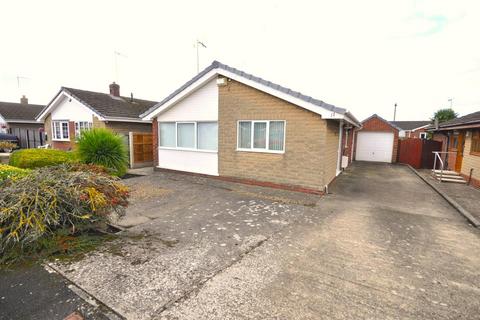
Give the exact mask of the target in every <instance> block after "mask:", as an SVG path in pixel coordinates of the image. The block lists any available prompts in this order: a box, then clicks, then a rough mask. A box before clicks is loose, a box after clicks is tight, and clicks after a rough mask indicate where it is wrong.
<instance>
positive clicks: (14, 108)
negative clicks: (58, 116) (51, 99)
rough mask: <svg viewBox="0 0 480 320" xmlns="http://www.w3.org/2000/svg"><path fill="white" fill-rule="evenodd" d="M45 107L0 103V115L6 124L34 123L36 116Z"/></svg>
mask: <svg viewBox="0 0 480 320" xmlns="http://www.w3.org/2000/svg"><path fill="white" fill-rule="evenodd" d="M44 107H45V106H42V105H37V104H22V103H14V102H0V115H1V116H2V118H4V119H5V121H7V122H15V120H16V121H35V118H36V117H37V115H38V114H39V113H40V112H41V111H42V110H43V108H44Z"/></svg>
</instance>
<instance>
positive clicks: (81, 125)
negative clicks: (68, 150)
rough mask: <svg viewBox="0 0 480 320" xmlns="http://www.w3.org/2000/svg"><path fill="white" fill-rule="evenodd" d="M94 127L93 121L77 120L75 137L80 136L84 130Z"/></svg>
mask: <svg viewBox="0 0 480 320" xmlns="http://www.w3.org/2000/svg"><path fill="white" fill-rule="evenodd" d="M90 129H92V123H91V122H88V121H78V122H75V137H76V138H80V136H81V135H82V132H83V131H85V130H90Z"/></svg>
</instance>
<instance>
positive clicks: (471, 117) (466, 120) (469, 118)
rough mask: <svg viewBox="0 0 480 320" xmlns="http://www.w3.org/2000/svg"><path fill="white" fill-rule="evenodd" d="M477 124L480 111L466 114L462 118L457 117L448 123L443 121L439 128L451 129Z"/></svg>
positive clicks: (479, 120)
mask: <svg viewBox="0 0 480 320" xmlns="http://www.w3.org/2000/svg"><path fill="white" fill-rule="evenodd" d="M476 122H479V123H480V111H477V112H474V113H470V114H467V115H465V116H463V117H459V118H456V119H452V120H449V121H445V122H442V123H440V125H439V127H440V128H445V127H453V126H458V125H466V124H473V123H476Z"/></svg>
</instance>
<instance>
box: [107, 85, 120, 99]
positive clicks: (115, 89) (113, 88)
mask: <svg viewBox="0 0 480 320" xmlns="http://www.w3.org/2000/svg"><path fill="white" fill-rule="evenodd" d="M109 87H110V94H111V95H112V96H114V97H120V86H119V85H118V84H116V83H115V82H113V83H111V84H110V86H109Z"/></svg>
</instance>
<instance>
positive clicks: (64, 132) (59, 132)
mask: <svg viewBox="0 0 480 320" xmlns="http://www.w3.org/2000/svg"><path fill="white" fill-rule="evenodd" d="M52 136H53V140H68V139H69V137H70V136H69V130H68V121H52Z"/></svg>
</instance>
